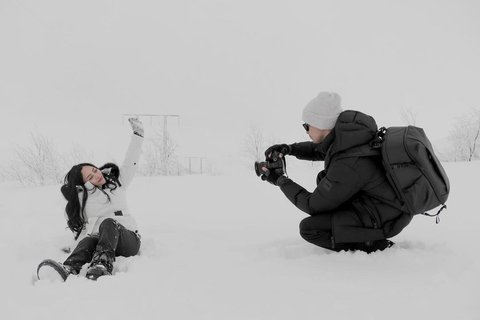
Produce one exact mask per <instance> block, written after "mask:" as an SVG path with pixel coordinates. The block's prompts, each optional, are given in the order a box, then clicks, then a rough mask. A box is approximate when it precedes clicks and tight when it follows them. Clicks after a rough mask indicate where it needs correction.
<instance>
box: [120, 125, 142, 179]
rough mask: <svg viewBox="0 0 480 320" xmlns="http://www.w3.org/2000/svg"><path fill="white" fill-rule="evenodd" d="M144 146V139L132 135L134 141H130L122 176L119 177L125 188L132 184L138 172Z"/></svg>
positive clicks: (121, 171) (121, 169)
mask: <svg viewBox="0 0 480 320" xmlns="http://www.w3.org/2000/svg"><path fill="white" fill-rule="evenodd" d="M142 144H143V137H140V136H138V135H136V134H132V139H131V140H130V145H129V146H128V150H127V153H126V155H125V159H124V160H123V164H122V166H121V167H120V176H119V177H118V179H119V180H120V182H121V183H122V185H123V186H125V187H127V186H128V185H129V184H130V182H132V179H133V177H134V176H135V173H136V172H137V168H138V159H139V158H140V153H141V151H142Z"/></svg>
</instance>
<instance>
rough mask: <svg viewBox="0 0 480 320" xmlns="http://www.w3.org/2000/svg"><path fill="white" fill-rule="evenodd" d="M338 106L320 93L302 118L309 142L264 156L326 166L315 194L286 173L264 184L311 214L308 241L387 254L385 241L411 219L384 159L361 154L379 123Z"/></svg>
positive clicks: (304, 229) (335, 98) (304, 228)
mask: <svg viewBox="0 0 480 320" xmlns="http://www.w3.org/2000/svg"><path fill="white" fill-rule="evenodd" d="M340 103H341V102H340V96H339V95H338V94H336V93H333V92H320V93H319V94H318V95H317V97H315V98H314V99H313V100H312V101H311V102H309V103H308V104H307V106H306V107H305V108H304V110H303V114H302V119H303V121H304V124H303V127H304V128H305V130H306V131H307V134H308V135H309V136H310V139H311V142H310V141H308V142H300V143H294V144H291V145H287V144H279V145H274V146H271V147H270V148H268V149H267V150H266V151H265V156H266V158H267V162H269V161H270V162H272V161H273V160H276V159H282V158H283V157H284V156H286V155H290V156H294V157H296V158H298V159H301V160H308V161H325V169H324V170H323V171H321V172H320V173H319V174H318V176H317V187H316V189H315V190H314V191H313V192H308V191H307V190H305V188H303V187H302V186H300V185H298V184H297V183H295V182H294V181H292V180H291V179H289V178H288V177H286V176H285V175H284V170H283V169H282V168H277V169H273V170H265V172H263V173H264V174H263V175H262V179H263V180H267V181H268V182H270V183H272V184H274V185H276V186H278V187H280V189H281V190H282V192H283V193H284V194H285V196H286V197H287V198H288V199H289V200H290V201H291V202H292V203H293V204H294V205H295V206H296V207H297V208H299V209H300V210H302V211H304V212H305V213H307V214H308V215H310V216H309V217H308V218H306V219H304V220H303V221H302V222H301V223H300V235H301V236H302V237H303V238H304V239H305V240H306V241H308V242H310V243H313V244H315V245H317V246H320V247H323V248H326V249H330V250H334V251H341V250H361V251H365V252H368V253H370V252H373V251H376V250H384V249H386V248H388V247H390V246H392V245H393V242H391V241H389V240H387V239H388V238H390V237H393V236H395V235H397V234H398V233H399V232H400V231H402V229H403V228H404V227H405V226H407V225H408V224H409V223H410V221H411V215H409V214H408V213H405V212H402V211H401V209H400V208H401V204H400V200H399V199H398V197H397V196H396V194H395V191H394V189H393V188H392V187H391V185H390V184H389V182H388V180H387V178H386V174H385V171H384V169H383V166H382V162H381V158H380V156H364V155H363V154H362V152H364V150H366V149H365V148H366V146H368V144H369V142H370V141H372V140H373V139H374V138H375V134H376V132H377V125H376V122H375V120H374V119H373V118H372V117H370V116H368V115H366V114H363V113H361V112H358V111H352V110H348V111H342V108H341V104H340ZM267 171H268V172H267Z"/></svg>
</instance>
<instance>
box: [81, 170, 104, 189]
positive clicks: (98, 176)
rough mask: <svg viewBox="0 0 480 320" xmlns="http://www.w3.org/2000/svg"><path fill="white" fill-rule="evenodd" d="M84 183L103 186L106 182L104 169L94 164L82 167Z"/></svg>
mask: <svg viewBox="0 0 480 320" xmlns="http://www.w3.org/2000/svg"><path fill="white" fill-rule="evenodd" d="M82 177H83V183H86V182H90V183H91V184H93V185H94V186H96V187H101V186H103V185H104V184H105V182H106V181H105V178H104V177H103V174H102V171H100V170H98V169H97V168H95V167H92V166H84V167H82Z"/></svg>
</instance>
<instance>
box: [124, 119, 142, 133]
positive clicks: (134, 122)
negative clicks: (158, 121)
mask: <svg viewBox="0 0 480 320" xmlns="http://www.w3.org/2000/svg"><path fill="white" fill-rule="evenodd" d="M128 122H130V125H131V126H132V130H133V133H134V134H136V135H137V136H140V137H143V123H142V121H140V120H139V119H138V118H128Z"/></svg>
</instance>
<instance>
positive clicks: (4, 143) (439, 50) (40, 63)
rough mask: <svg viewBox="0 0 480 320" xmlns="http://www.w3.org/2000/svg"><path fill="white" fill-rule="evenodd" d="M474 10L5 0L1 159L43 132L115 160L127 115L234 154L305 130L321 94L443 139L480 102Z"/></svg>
mask: <svg viewBox="0 0 480 320" xmlns="http://www.w3.org/2000/svg"><path fill="white" fill-rule="evenodd" d="M479 17H480V2H478V1H474V0H472V1H466V0H463V1H437V0H432V1H418V0H415V1H413V0H412V1H395V2H394V1H384V0H378V1H355V0H351V1H320V0H312V1H299V0H296V1H281V0H277V1H261V0H254V1H252V0H242V1H235V2H234V1H222V0H206V1H194V0H191V1H184V0H182V1H179V0H175V1H125V0H115V1H114V0H82V1H65V0H42V1H34V0H31V1H25V0H17V1H12V0H0V110H1V114H2V119H3V121H2V125H1V126H0V136H1V137H2V138H1V140H0V141H1V142H0V150H1V154H2V155H1V156H0V157H1V158H2V159H5V158H6V157H7V156H8V153H9V150H11V146H12V145H13V144H15V143H17V144H23V143H25V141H27V140H28V135H29V132H30V131H31V130H37V131H38V132H41V133H44V134H45V135H48V136H51V137H54V139H55V141H56V142H57V143H58V144H59V145H61V146H68V145H70V144H71V143H78V144H80V145H83V146H84V147H85V148H87V149H88V150H92V151H93V152H95V153H96V155H97V156H98V157H99V158H100V159H104V160H109V159H105V157H110V156H112V155H115V156H116V155H117V153H118V152H119V150H121V151H123V150H124V149H125V147H126V142H124V140H125V139H126V138H128V135H127V133H128V132H129V130H128V129H127V128H126V124H123V126H122V114H123V113H158V114H164V113H168V114H179V115H180V116H181V120H180V126H179V127H178V124H177V122H176V120H169V127H171V128H175V127H176V128H177V129H176V130H177V135H178V139H179V141H180V142H181V148H182V153H183V154H189V155H201V156H208V157H222V156H224V155H227V154H235V153H236V152H237V151H238V150H242V149H243V146H242V145H241V144H242V142H243V139H244V136H245V134H246V132H247V131H248V126H249V124H251V123H253V124H257V125H259V126H261V127H262V128H264V130H265V132H266V134H267V135H269V136H272V137H275V138H276V139H277V140H278V141H284V142H289V143H290V142H294V141H300V140H306V136H305V134H304V132H303V129H302V127H301V126H300V124H301V119H300V116H301V111H302V108H303V107H304V105H305V104H306V103H307V102H308V101H309V100H310V99H312V98H313V97H314V96H315V95H316V94H317V92H318V91H322V90H332V91H337V92H338V93H339V94H340V95H341V96H342V99H343V105H345V106H346V107H347V108H351V109H357V110H360V111H363V112H365V113H369V114H371V115H372V116H374V117H375V118H376V119H377V122H378V124H379V125H387V126H389V125H402V124H403V123H402V120H401V117H400V109H401V108H402V107H408V108H414V109H415V110H417V112H418V114H419V116H418V125H419V126H423V127H424V128H425V129H426V131H427V134H429V135H430V136H431V138H432V140H435V139H439V138H442V137H444V136H445V135H446V134H447V133H448V129H449V126H450V122H451V120H453V119H454V117H455V116H457V115H462V114H464V113H467V112H468V110H469V109H470V108H480V103H479V97H478V94H479V92H480V90H479V89H480V88H479V83H480V81H479V80H480V79H479V77H480V59H479V57H480V19H479ZM102 153H104V154H102Z"/></svg>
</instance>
